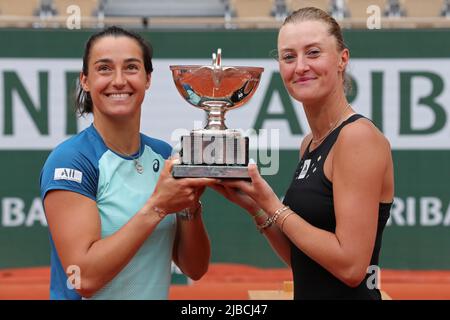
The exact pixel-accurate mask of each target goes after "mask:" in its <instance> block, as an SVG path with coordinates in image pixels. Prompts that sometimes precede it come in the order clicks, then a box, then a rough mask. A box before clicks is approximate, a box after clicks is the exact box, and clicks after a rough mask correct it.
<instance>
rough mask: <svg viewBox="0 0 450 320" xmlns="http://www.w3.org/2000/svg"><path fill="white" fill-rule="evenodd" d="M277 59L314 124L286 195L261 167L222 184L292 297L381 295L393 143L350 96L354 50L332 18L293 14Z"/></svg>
mask: <svg viewBox="0 0 450 320" xmlns="http://www.w3.org/2000/svg"><path fill="white" fill-rule="evenodd" d="M278 56H279V68H280V74H281V76H282V78H283V81H284V84H285V86H286V88H287V90H288V92H289V94H290V95H291V96H292V97H293V98H294V99H296V100H297V101H299V102H301V103H302V104H303V109H304V111H305V114H306V116H307V119H308V122H309V125H310V128H311V133H310V134H308V135H307V136H306V137H305V138H304V139H303V141H302V144H301V148H300V162H299V164H298V167H297V169H296V171H295V174H294V177H293V180H292V183H291V185H290V187H289V189H288V191H287V192H286V195H285V198H284V201H283V203H282V202H281V201H280V200H279V199H278V197H277V195H276V194H275V193H274V192H273V191H272V189H271V188H270V186H269V185H268V184H267V183H266V181H265V180H264V179H263V178H262V177H261V176H260V175H259V172H258V169H257V167H256V165H254V164H252V165H249V174H250V176H251V180H252V181H251V182H247V181H224V182H222V184H221V185H217V186H216V190H218V191H220V192H221V193H222V194H224V195H225V196H226V197H227V198H228V199H230V200H231V201H234V202H236V203H237V204H239V205H240V206H242V207H243V208H245V209H246V210H247V211H248V212H249V213H250V214H251V215H252V216H253V217H254V218H255V220H256V224H257V226H258V229H260V231H261V232H262V233H264V235H265V236H266V237H267V239H268V240H269V242H270V243H271V245H272V247H273V248H274V249H275V251H276V252H277V253H278V255H279V256H280V257H281V258H282V259H283V260H284V261H285V262H286V263H287V264H289V265H290V266H291V268H292V272H293V278H294V298H295V299H381V295H380V291H379V287H378V283H377V281H376V280H377V279H378V276H379V275H378V271H379V268H378V266H377V265H378V256H379V251H380V246H381V237H382V232H383V229H384V227H385V224H386V221H387V219H388V217H389V210H390V207H391V204H392V199H393V194H394V178H393V165H392V157H391V149H390V145H389V142H388V141H387V140H386V138H385V137H384V136H383V134H382V133H381V132H380V131H379V130H378V129H377V128H376V127H375V126H374V125H373V124H372V122H370V121H369V120H368V119H366V118H364V117H363V116H361V115H358V114H356V113H355V112H354V111H353V108H352V107H351V106H350V105H349V104H348V102H347V100H346V96H345V85H346V76H345V69H346V66H347V63H348V61H349V50H348V49H347V47H346V46H345V44H344V41H343V38H342V33H341V29H340V27H339V25H338V24H337V22H336V21H335V20H334V19H333V18H332V17H331V16H330V15H328V14H327V13H325V12H324V11H322V10H320V9H317V8H303V9H300V10H298V11H296V12H294V13H292V14H291V15H290V16H289V17H287V18H286V20H285V22H284V24H283V26H282V27H281V29H280V31H279V35H278Z"/></svg>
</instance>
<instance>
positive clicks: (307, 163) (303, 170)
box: [297, 159, 311, 179]
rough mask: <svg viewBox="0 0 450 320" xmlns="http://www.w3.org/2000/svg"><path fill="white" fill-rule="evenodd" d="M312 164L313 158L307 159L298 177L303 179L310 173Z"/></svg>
mask: <svg viewBox="0 0 450 320" xmlns="http://www.w3.org/2000/svg"><path fill="white" fill-rule="evenodd" d="M310 165H311V159H306V160H305V162H304V163H303V167H302V171H300V174H299V175H298V177H297V179H303V178H304V177H305V176H306V174H307V173H308V169H309V166H310Z"/></svg>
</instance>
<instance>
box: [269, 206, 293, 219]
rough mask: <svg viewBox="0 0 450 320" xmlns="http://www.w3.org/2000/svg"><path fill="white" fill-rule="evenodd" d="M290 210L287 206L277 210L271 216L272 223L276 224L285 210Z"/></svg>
mask: <svg viewBox="0 0 450 320" xmlns="http://www.w3.org/2000/svg"><path fill="white" fill-rule="evenodd" d="M289 209H290V208H289V207H288V206H283V207H281V208H280V209H277V210H276V211H275V212H274V214H273V216H272V223H276V222H277V220H278V218H279V217H280V215H281V214H282V213H283V212H285V211H286V210H289Z"/></svg>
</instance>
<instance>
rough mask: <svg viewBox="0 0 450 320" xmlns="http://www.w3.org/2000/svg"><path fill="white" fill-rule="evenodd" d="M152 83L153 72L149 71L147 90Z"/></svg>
mask: <svg viewBox="0 0 450 320" xmlns="http://www.w3.org/2000/svg"><path fill="white" fill-rule="evenodd" d="M151 83H152V74H151V73H148V74H147V81H146V83H145V90H147V89H148V88H150V84H151Z"/></svg>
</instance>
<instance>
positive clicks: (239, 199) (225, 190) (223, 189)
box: [210, 184, 259, 216]
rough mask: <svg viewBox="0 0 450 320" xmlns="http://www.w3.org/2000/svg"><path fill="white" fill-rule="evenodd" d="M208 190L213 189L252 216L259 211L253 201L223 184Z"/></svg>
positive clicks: (237, 190)
mask: <svg viewBox="0 0 450 320" xmlns="http://www.w3.org/2000/svg"><path fill="white" fill-rule="evenodd" d="M210 188H211V189H214V190H215V191H217V192H218V193H220V194H221V195H223V196H224V197H225V198H226V199H228V200H230V201H231V202H234V203H236V204H237V205H238V206H240V207H241V208H243V209H245V210H247V212H248V213H250V215H252V216H254V215H255V214H256V212H257V211H258V210H259V207H258V204H257V203H256V202H255V200H253V199H252V198H250V197H249V196H248V195H246V194H245V193H243V192H242V191H240V190H239V189H237V188H233V187H229V186H226V185H223V184H216V185H212V186H210Z"/></svg>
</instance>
